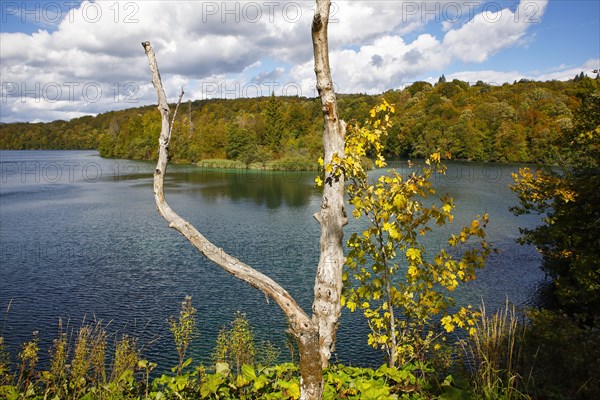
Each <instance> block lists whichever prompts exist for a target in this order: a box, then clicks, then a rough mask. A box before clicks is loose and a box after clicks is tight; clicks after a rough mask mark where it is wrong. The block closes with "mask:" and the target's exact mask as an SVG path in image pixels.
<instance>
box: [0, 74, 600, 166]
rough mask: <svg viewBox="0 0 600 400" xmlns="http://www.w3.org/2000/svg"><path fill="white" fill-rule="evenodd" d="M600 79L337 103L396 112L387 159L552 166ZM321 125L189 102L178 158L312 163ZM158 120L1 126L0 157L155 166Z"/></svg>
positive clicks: (312, 105) (311, 111)
mask: <svg viewBox="0 0 600 400" xmlns="http://www.w3.org/2000/svg"><path fill="white" fill-rule="evenodd" d="M598 89H600V79H598V78H596V79H591V78H588V77H585V76H583V74H582V75H578V76H577V77H575V79H573V80H571V81H566V82H562V81H549V82H535V81H527V80H521V81H519V82H515V83H513V84H504V85H502V86H492V85H488V84H486V83H484V82H481V81H480V82H477V83H476V84H474V85H469V84H468V83H467V82H463V81H459V80H453V81H451V82H447V81H446V79H445V78H444V76H442V77H441V78H440V80H439V82H438V83H437V84H435V85H431V84H429V83H427V82H415V83H413V84H412V85H410V86H408V87H406V88H404V89H403V90H390V91H388V92H385V93H383V94H381V95H364V94H353V95H339V109H340V117H341V118H343V119H344V120H346V121H347V122H351V121H359V122H360V121H362V120H363V119H365V118H366V117H367V115H368V114H367V113H368V111H369V110H370V109H371V108H372V107H373V106H374V105H375V104H376V103H377V102H379V100H380V98H381V97H384V98H385V99H386V100H387V101H388V102H390V103H393V104H395V105H396V113H395V114H394V115H393V117H392V120H393V123H394V126H393V128H391V130H390V132H389V133H390V134H389V137H388V138H387V142H386V152H387V154H386V156H387V157H412V158H421V157H425V156H427V155H429V154H430V153H432V152H433V151H434V150H436V149H438V150H441V151H443V152H449V153H450V154H452V157H453V158H457V159H466V160H478V161H508V162H543V163H552V162H554V161H555V160H556V159H557V157H558V156H559V155H560V152H561V149H560V148H556V146H554V145H553V143H557V140H556V139H557V138H558V137H560V136H561V135H562V134H563V133H564V132H566V131H568V130H569V129H570V128H571V127H572V125H573V122H572V119H573V112H574V111H575V110H576V109H577V108H578V107H579V106H580V104H581V98H582V96H583V95H585V94H586V93H590V92H592V91H594V90H598ZM322 129H323V122H322V116H321V107H320V103H319V100H318V99H309V98H300V97H276V96H270V97H261V98H243V99H211V100H196V101H190V102H184V103H182V104H181V106H180V108H179V112H178V114H177V120H176V123H175V127H174V132H173V140H172V143H171V151H172V156H173V160H174V161H176V162H194V163H195V162H198V161H200V160H204V159H230V160H238V161H241V162H243V163H244V164H250V163H256V162H266V161H268V160H291V161H293V160H309V159H313V160H314V159H316V158H317V157H318V156H319V155H320V154H321V151H322V150H321V134H322ZM159 131H160V116H159V113H158V111H157V110H156V108H155V107H154V106H147V107H140V108H132V109H127V110H123V111H111V112H107V113H103V114H100V115H98V116H96V117H91V116H86V117H81V118H76V119H73V120H70V121H54V122H50V123H13V124H2V125H0V149H98V151H99V152H100V154H101V155H102V156H104V157H115V158H117V157H118V158H127V159H143V160H152V159H155V158H156V156H157V147H158V146H157V140H158V133H159Z"/></svg>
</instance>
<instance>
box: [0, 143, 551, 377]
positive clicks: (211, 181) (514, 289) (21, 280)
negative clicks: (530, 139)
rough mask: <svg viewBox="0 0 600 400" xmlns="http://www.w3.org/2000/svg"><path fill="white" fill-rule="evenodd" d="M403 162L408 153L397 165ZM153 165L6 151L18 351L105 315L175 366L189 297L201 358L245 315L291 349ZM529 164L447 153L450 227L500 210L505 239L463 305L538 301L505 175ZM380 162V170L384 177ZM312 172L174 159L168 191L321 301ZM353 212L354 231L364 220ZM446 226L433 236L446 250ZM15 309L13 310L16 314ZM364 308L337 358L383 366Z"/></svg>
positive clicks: (2, 291)
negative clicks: (161, 192) (199, 246)
mask: <svg viewBox="0 0 600 400" xmlns="http://www.w3.org/2000/svg"><path fill="white" fill-rule="evenodd" d="M395 165H396V166H398V167H400V168H404V163H399V162H398V163H395ZM153 170H154V163H149V162H140V161H129V160H111V159H103V158H101V157H100V156H99V155H98V154H97V152H95V151H0V173H1V174H0V324H2V325H0V335H3V336H4V337H5V339H6V343H7V346H8V349H9V351H10V352H11V353H12V354H16V353H17V352H18V351H19V345H20V343H22V342H23V341H25V340H28V339H30V338H31V333H32V332H33V331H36V330H37V331H39V335H40V339H41V348H42V352H41V354H40V356H41V357H42V361H43V360H44V358H47V349H48V348H49V345H50V343H51V342H52V340H53V339H54V338H55V337H56V334H57V331H58V320H59V318H62V321H63V325H68V327H69V329H70V330H71V329H73V328H77V327H79V326H81V324H82V321H86V322H90V321H93V320H94V319H97V320H102V321H103V322H104V323H106V324H109V331H110V332H112V333H113V335H115V336H117V335H122V334H124V333H127V334H132V335H135V336H136V337H139V345H140V347H142V348H143V354H144V356H145V357H146V358H148V359H149V360H151V361H155V362H158V363H159V368H162V369H166V368H168V367H171V366H173V365H175V364H176V352H175V348H174V345H173V344H172V341H171V338H170V333H169V330H168V326H167V324H166V320H167V318H168V317H169V316H171V315H177V314H178V310H179V305H180V303H181V301H182V300H183V298H184V297H185V295H191V296H192V298H193V303H194V305H195V306H196V308H197V309H198V314H197V318H198V322H199V324H198V325H199V329H200V338H199V339H197V340H196V342H195V344H194V345H193V349H192V356H193V357H194V359H195V360H199V361H203V362H204V363H209V362H210V352H211V350H212V348H213V346H214V344H215V339H216V336H217V334H218V332H219V330H220V328H221V327H222V326H223V325H225V324H227V323H228V322H229V321H231V320H232V319H233V317H234V313H235V312H236V311H238V310H239V311H241V312H243V313H245V314H246V316H247V317H248V319H249V321H250V323H251V325H252V326H253V328H254V330H255V333H256V336H257V340H258V342H260V341H262V340H270V341H271V342H273V343H275V344H276V345H277V346H279V347H281V349H282V357H284V358H286V357H288V354H289V353H288V352H287V350H286V344H285V342H286V336H285V333H284V330H285V328H286V326H287V324H286V321H285V318H284V315H283V313H282V312H281V311H280V310H279V308H278V307H277V305H276V304H275V303H274V302H273V301H270V302H268V301H267V299H265V296H264V295H263V294H262V293H261V292H258V291H256V290H254V289H252V288H250V287H249V286H248V285H246V284H244V283H243V282H240V281H238V280H237V279H235V278H233V277H231V276H229V275H228V274H226V273H224V272H223V271H221V270H220V269H219V268H218V267H216V266H215V265H213V264H212V263H210V262H208V261H207V260H206V259H204V258H203V257H202V256H201V255H200V254H199V253H198V252H197V251H196V250H195V249H194V248H193V247H192V246H191V245H190V244H189V243H188V242H187V241H186V240H185V239H184V238H183V237H181V236H180V235H179V234H177V233H176V232H175V231H174V230H172V229H169V228H168V226H167V223H166V222H165V221H164V220H163V219H162V218H161V217H160V216H159V214H158V212H157V211H156V207H155V203H154V197H153V193H152V173H153ZM517 170H518V166H517V165H498V164H480V163H463V162H449V163H448V173H447V175H446V176H440V175H436V176H435V177H434V184H435V187H436V188H437V190H438V193H440V194H441V193H446V192H447V193H449V194H451V195H452V197H454V199H455V202H456V204H457V208H456V210H455V216H456V218H455V221H454V223H452V224H451V225H450V227H449V228H444V229H445V232H446V233H448V232H457V231H458V230H459V229H460V226H461V225H460V224H461V223H468V222H470V221H471V220H472V219H473V218H475V216H476V215H477V214H482V213H484V212H486V211H487V212H488V213H489V215H490V223H489V225H488V229H487V232H488V239H489V241H491V242H492V243H493V244H494V245H495V246H496V248H497V249H498V250H499V252H498V254H494V255H492V256H490V258H489V260H488V263H487V266H486V268H485V269H484V270H482V271H481V272H480V273H479V275H478V278H477V280H476V281H474V282H472V283H470V284H469V285H467V286H465V287H464V288H462V289H460V290H459V291H458V294H457V298H458V302H459V303H461V304H464V303H467V302H468V303H471V304H473V305H478V304H480V302H481V301H482V300H484V301H485V303H486V307H487V308H488V310H489V309H492V310H493V309H495V308H497V307H500V306H503V305H504V303H505V301H506V299H508V300H509V301H510V302H511V303H514V304H516V305H517V306H519V307H524V306H529V305H535V304H536V303H537V301H538V300H537V293H538V288H539V287H540V285H543V284H544V282H545V276H544V274H543V273H542V272H541V271H540V270H539V263H540V257H539V255H538V254H537V252H536V251H535V249H533V248H531V247H527V246H525V247H524V246H520V245H518V244H517V243H515V239H516V238H517V237H518V236H519V231H518V226H526V227H532V226H535V225H536V224H537V223H538V222H539V218H537V217H532V216H525V217H515V216H513V215H512V214H511V213H510V212H509V211H508V208H509V207H510V206H511V205H514V204H516V202H517V199H516V196H514V194H512V192H511V191H510V189H509V188H508V187H507V185H508V184H509V183H510V182H511V173H512V172H516V171H517ZM380 173H382V171H373V172H372V173H371V174H372V175H377V174H380ZM314 176H315V173H314V172H272V171H262V172H261V171H245V170H244V171H222V170H208V169H202V168H199V167H195V166H189V165H175V166H173V165H171V166H169V170H168V172H167V178H166V184H165V192H166V197H167V201H169V203H170V205H171V206H172V207H173V209H174V210H175V211H176V212H178V213H179V214H180V215H181V216H182V217H184V218H186V219H188V220H189V221H190V222H191V223H193V224H194V225H195V226H196V227H197V228H198V230H199V231H200V232H202V233H203V234H204V235H205V236H206V237H208V238H209V239H210V240H212V241H213V242H214V243H215V244H216V245H217V246H219V247H222V248H223V249H224V250H225V251H228V252H230V253H232V254H233V255H235V256H237V257H238V258H240V259H241V260H243V261H245V262H246V263H248V264H249V265H251V266H254V267H255V268H256V269H258V270H260V271H262V272H264V273H266V274H267V275H269V276H270V277H272V278H273V279H275V280H276V281H277V282H279V283H280V284H282V286H284V287H285V288H286V289H287V290H288V291H289V292H290V293H291V294H292V296H294V297H295V298H296V299H297V301H298V303H299V304H300V305H301V306H302V307H304V309H305V310H310V306H311V304H312V296H313V282H314V273H315V268H316V265H317V262H318V249H319V243H318V240H319V226H318V223H317V222H316V221H315V220H314V219H313V217H312V215H313V214H314V213H315V212H316V211H317V210H318V209H319V204H320V200H321V199H320V193H319V191H318V190H316V189H315V188H314V187H313V180H314ZM361 224H362V222H357V221H355V220H353V219H352V218H351V219H350V223H349V225H348V226H347V227H346V237H349V235H350V232H352V231H355V230H358V229H361ZM442 239H443V236H441V235H440V234H439V233H438V234H436V235H433V236H432V238H431V239H430V240H431V245H432V246H433V247H434V248H436V246H437V247H438V248H439V243H442ZM7 310H8V312H7ZM367 332H368V327H367V325H366V323H365V321H364V318H363V317H362V315H361V314H360V313H355V314H350V313H349V312H348V311H347V310H344V311H343V315H342V319H341V326H340V330H339V333H338V345H337V354H335V356H334V360H335V361H340V362H344V363H347V364H353V365H360V366H377V365H378V364H379V363H381V361H382V355H381V353H380V352H377V351H375V350H373V349H371V348H370V347H368V346H367V344H366V335H367Z"/></svg>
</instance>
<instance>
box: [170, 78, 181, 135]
mask: <svg viewBox="0 0 600 400" xmlns="http://www.w3.org/2000/svg"><path fill="white" fill-rule="evenodd" d="M183 93H184V92H183V86H182V87H181V93H179V100H177V105H176V106H175V111H174V112H173V118H172V119H171V127H170V131H169V136H170V135H171V134H172V133H173V126H174V125H175V118H176V117H177V110H179V105H180V104H181V99H182V98H183Z"/></svg>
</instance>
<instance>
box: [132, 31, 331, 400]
mask: <svg viewBox="0 0 600 400" xmlns="http://www.w3.org/2000/svg"><path fill="white" fill-rule="evenodd" d="M142 45H143V46H144V50H145V52H146V55H147V57H148V63H149V65H150V71H151V73H152V84H153V85H154V88H155V89H156V95H157V97H158V109H159V111H160V114H161V120H162V123H161V132H160V138H159V155H158V162H157V165H156V170H155V171H154V197H155V200H156V205H157V207H158V211H159V213H160V214H161V215H162V216H163V218H165V220H167V222H169V227H171V228H173V229H175V230H177V231H178V232H179V233H181V234H182V235H183V236H184V237H185V238H186V239H188V240H189V241H190V242H191V243H192V244H193V245H194V246H195V247H196V248H197V249H198V250H199V251H200V252H201V253H202V254H203V255H204V256H206V257H207V258H208V259H209V260H211V261H213V262H214V263H215V264H217V265H218V266H219V267H221V268H222V269H223V270H225V271H227V272H228V273H230V274H232V275H234V276H236V277H237V278H239V279H241V280H243V281H244V282H247V283H248V284H250V285H251V286H253V287H255V288H257V289H258V290H260V291H262V292H263V293H265V295H266V296H269V297H271V298H272V299H273V300H274V301H275V302H276V303H277V304H278V305H279V307H280V308H281V309H282V310H283V312H284V313H285V315H286V316H287V318H288V320H289V323H290V327H291V331H292V333H293V334H294V336H295V337H296V340H297V341H298V347H299V351H300V374H301V399H303V400H318V399H321V398H322V395H323V375H322V368H321V355H320V353H319V349H320V341H319V329H318V325H317V324H316V323H315V322H314V320H313V319H312V318H310V317H309V316H308V315H307V314H306V313H305V312H304V310H302V308H300V306H298V304H297V303H296V301H295V300H294V299H293V298H292V297H291V296H290V294H289V293H288V292H287V291H286V290H285V289H283V288H282V287H281V286H280V285H279V284H277V283H276V282H275V281H273V280H272V279H271V278H269V277H268V276H266V275H264V274H262V273H260V272H259V271H257V270H255V269H253V268H251V267H250V266H248V265H246V264H244V263H243V262H241V261H240V260H238V259H237V258H235V257H233V256H231V255H229V254H227V253H226V252H225V251H223V249H222V248H218V247H217V246H215V245H214V244H213V243H211V242H210V241H209V240H208V239H206V238H205V237H204V236H203V235H202V234H201V233H200V232H198V230H197V229H196V228H195V227H194V226H193V225H191V224H190V223H189V222H188V221H186V220H184V219H183V218H181V217H180V216H179V215H178V214H177V213H175V212H174V211H173V210H172V209H171V207H170V206H169V205H168V204H167V202H166V200H165V196H164V179H165V173H166V171H167V164H168V159H169V143H170V140H171V131H172V122H171V121H169V114H170V110H169V105H168V103H167V97H166V95H165V92H164V88H163V85H162V81H161V78H160V72H159V70H158V64H157V61H156V56H155V54H154V50H153V49H152V46H151V44H150V42H143V43H142ZM182 95H183V91H182ZM179 101H181V96H180V97H179Z"/></svg>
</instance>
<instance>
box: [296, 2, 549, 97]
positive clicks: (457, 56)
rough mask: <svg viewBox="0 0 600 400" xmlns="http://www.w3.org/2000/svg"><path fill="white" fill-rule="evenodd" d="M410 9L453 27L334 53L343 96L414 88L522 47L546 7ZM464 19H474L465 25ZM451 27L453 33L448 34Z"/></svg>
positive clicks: (301, 69) (303, 71)
mask: <svg viewBox="0 0 600 400" xmlns="http://www.w3.org/2000/svg"><path fill="white" fill-rule="evenodd" d="M408 4H416V3H407V5H405V6H403V7H404V8H403V10H404V11H405V13H406V12H410V14H411V15H420V18H419V19H420V20H421V21H422V22H423V23H426V22H431V21H434V22H448V21H450V22H452V25H444V27H443V28H445V33H444V34H443V37H442V38H438V37H436V36H434V35H432V34H429V33H423V34H420V35H418V36H417V37H416V39H414V40H413V41H411V42H407V41H405V40H404V39H403V37H402V35H400V34H396V33H393V32H392V33H391V34H386V35H379V36H378V37H376V38H375V39H373V40H372V41H370V43H369V44H364V45H362V46H360V47H359V48H358V49H352V48H350V49H348V48H337V49H336V50H334V51H333V52H332V53H331V59H332V65H333V76H334V80H335V82H336V85H337V87H338V90H340V91H342V92H365V93H379V92H381V91H384V90H386V89H393V88H399V87H402V86H404V85H406V84H407V83H410V82H413V81H414V80H415V79H417V78H418V77H420V76H422V75H423V74H424V73H426V72H427V71H440V72H441V71H443V70H444V68H446V67H448V65H450V64H451V63H453V62H456V61H459V62H465V63H481V62H483V61H486V60H487V59H489V57H490V56H492V55H493V54H495V53H497V52H499V51H501V50H502V49H505V48H509V47H513V46H518V45H521V44H523V43H524V41H525V38H526V35H527V31H528V29H529V28H530V27H531V26H532V24H534V23H539V22H540V21H541V18H542V16H543V14H544V11H545V8H546V5H547V1H546V0H542V1H522V2H521V3H520V4H519V5H518V7H517V8H516V9H515V10H510V9H508V8H504V9H502V8H500V6H499V5H498V4H499V3H489V4H493V6H490V5H488V6H484V7H482V9H481V10H478V11H477V12H476V10H474V9H465V10H459V11H460V15H458V13H457V12H456V10H454V9H450V8H448V9H446V8H445V7H446V5H448V6H449V5H451V4H458V3H455V2H453V3H444V2H440V3H435V5H434V6H427V7H429V8H423V9H418V8H416V9H411V8H409V7H408ZM420 7H425V6H420ZM453 7H454V6H453ZM449 10H452V12H451V11H449ZM533 11H535V12H533ZM465 16H469V18H468V19H467V20H464V21H461V19H464V18H465ZM406 17H407V16H406V15H404V16H403V17H402V18H406ZM449 26H453V27H454V28H453V29H449ZM374 59H375V60H376V62H373V60H374ZM310 69H311V64H310V62H307V63H306V64H305V65H302V66H298V67H296V68H294V69H292V76H294V77H296V78H297V79H298V80H299V81H302V82H307V80H308V77H309V76H310V74H311V71H310Z"/></svg>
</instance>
